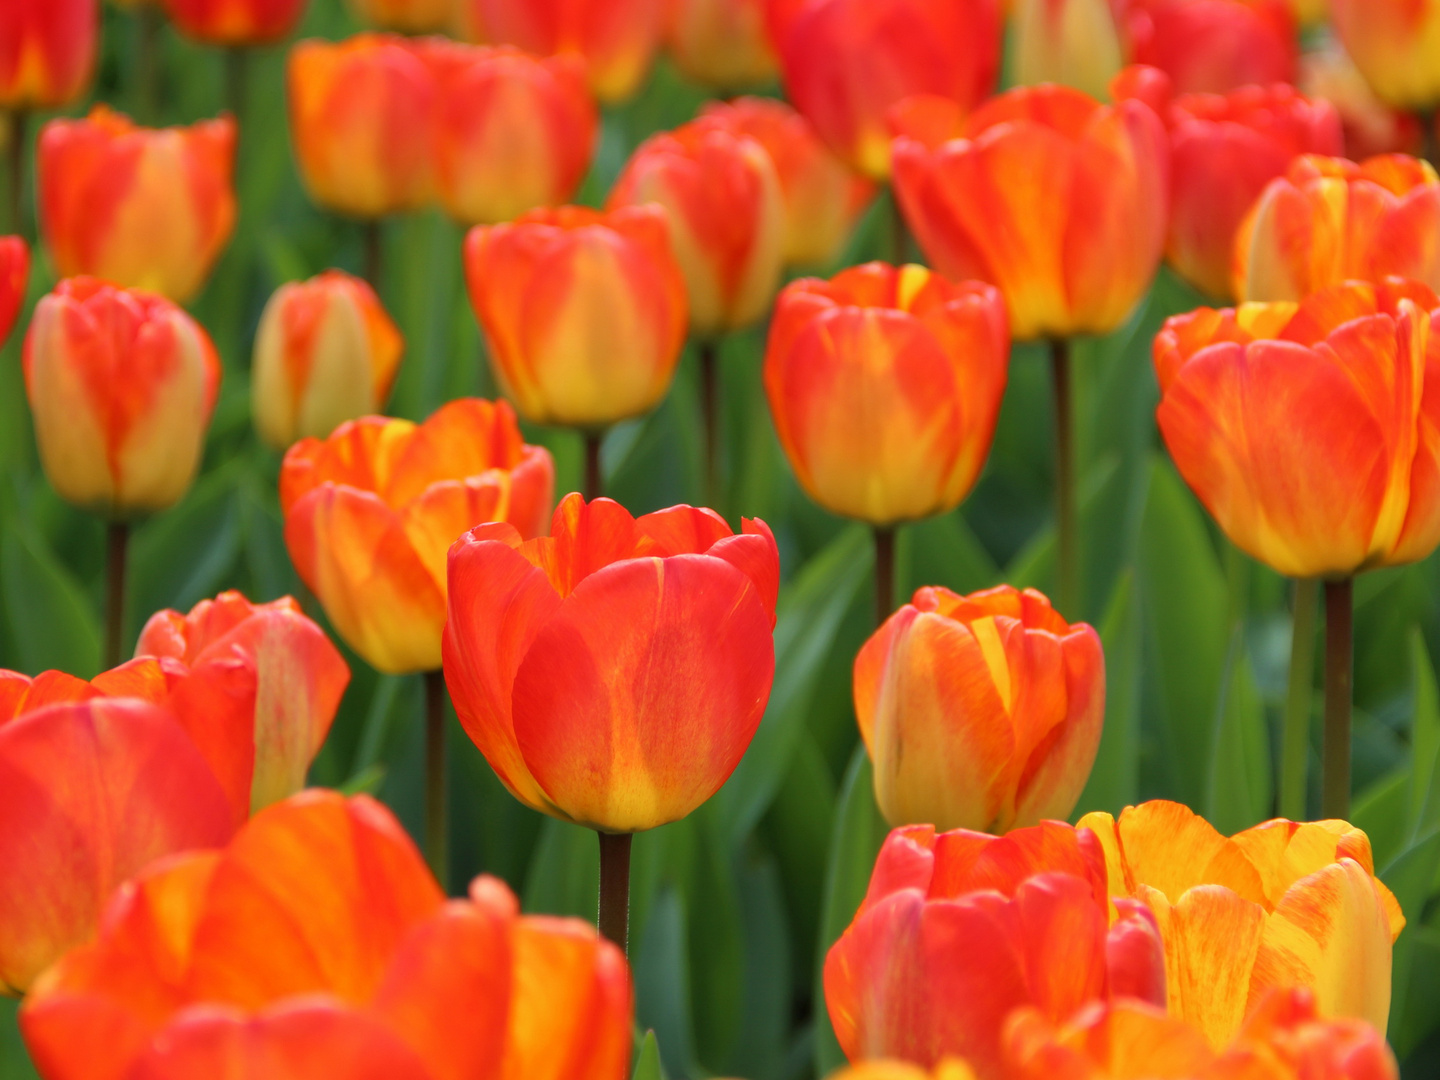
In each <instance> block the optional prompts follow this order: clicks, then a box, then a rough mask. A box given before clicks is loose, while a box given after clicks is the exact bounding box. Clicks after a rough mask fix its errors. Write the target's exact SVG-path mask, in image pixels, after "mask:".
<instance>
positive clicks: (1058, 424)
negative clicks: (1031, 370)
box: [1050, 339, 1080, 619]
mask: <svg viewBox="0 0 1440 1080" xmlns="http://www.w3.org/2000/svg"><path fill="white" fill-rule="evenodd" d="M1050 368H1051V375H1052V377H1053V381H1054V385H1055V532H1056V545H1057V547H1056V551H1057V563H1056V570H1057V578H1058V588H1057V590H1056V591H1057V593H1058V598H1059V607H1060V611H1061V613H1062V614H1064V615H1065V617H1066V618H1069V619H1078V618H1079V617H1080V611H1079V601H1080V546H1079V541H1080V537H1079V522H1078V520H1077V514H1076V503H1075V404H1074V400H1073V396H1072V389H1071V380H1070V343H1069V342H1068V341H1065V340H1064V339H1056V340H1055V341H1052V342H1051V343H1050Z"/></svg>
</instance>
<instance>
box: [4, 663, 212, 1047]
mask: <svg viewBox="0 0 1440 1080" xmlns="http://www.w3.org/2000/svg"><path fill="white" fill-rule="evenodd" d="M54 674H56V675H58V673H54ZM43 678H44V677H42V679H43ZM68 678H69V677H68V676H65V677H63V679H68ZM41 681H42V680H41V679H37V680H34V682H35V683H41ZM45 681H46V682H54V681H55V680H53V679H50V680H45ZM70 681H73V682H75V683H80V680H78V679H75V680H70ZM80 685H81V686H88V684H85V683H80ZM45 697H46V686H45V685H41V687H40V691H39V692H38V693H35V692H32V681H31V680H29V679H26V678H24V676H20V675H16V674H15V673H14V672H0V858H3V859H4V860H5V867H6V870H5V873H4V875H3V876H0V989H3V990H4V991H6V992H9V993H17V994H18V993H23V992H25V991H26V990H28V989H29V988H30V986H31V984H32V982H33V981H34V979H35V977H36V976H37V975H38V974H39V973H40V972H41V971H43V970H44V969H45V968H46V967H48V966H49V965H50V964H51V962H52V961H54V960H55V959H56V958H57V957H59V956H60V955H61V954H62V953H64V952H65V951H66V950H68V949H70V948H73V947H74V946H76V945H79V944H80V943H82V942H83V941H85V940H86V939H87V938H89V937H91V935H92V934H93V933H94V932H95V929H96V926H97V923H98V920H99V916H100V912H101V908H102V906H103V904H104V903H105V900H106V898H107V897H108V896H109V895H110V893H111V891H112V890H113V889H114V888H115V886H117V885H118V884H120V882H122V881H123V880H125V879H126V878H128V877H130V876H131V875H132V874H134V873H136V872H137V871H138V870H140V869H141V868H142V867H144V866H146V865H147V864H148V863H150V862H151V861H152V860H154V859H157V858H159V857H161V856H163V855H168V854H170V853H172V852H176V851H183V850H186V849H188V848H202V847H213V846H215V845H217V844H223V843H224V842H225V840H226V838H227V837H228V836H229V835H230V831H231V829H232V827H233V826H232V817H231V812H230V805H229V803H228V802H227V801H226V798H225V793H224V792H223V791H222V790H221V787H220V784H219V782H218V781H217V780H216V778H215V776H214V774H213V773H212V772H211V771H210V769H209V767H208V766H207V765H206V763H205V759H204V758H203V757H201V755H200V752H199V751H198V750H197V749H196V748H195V745H194V743H193V742H191V740H190V738H189V737H188V736H187V735H186V734H185V732H184V731H183V730H182V729H181V727H180V726H179V725H178V724H177V723H176V722H175V720H174V719H173V718H172V717H171V716H170V714H169V713H167V712H166V711H165V710H163V709H161V708H158V707H157V706H155V705H151V704H149V703H147V702H144V701H140V700H134V699H100V700H93V701H84V702H79V703H76V702H74V701H73V700H72V699H71V697H70V696H68V688H66V690H65V691H62V693H61V694H60V695H59V697H58V700H60V701H62V702H68V703H63V704H48V703H46V702H45V700H44V699H45ZM27 699H28V700H27ZM22 712H23V713H24V715H19V714H20V713H22ZM12 717H18V718H15V719H12ZM91 1049H92V1050H93V1048H91Z"/></svg>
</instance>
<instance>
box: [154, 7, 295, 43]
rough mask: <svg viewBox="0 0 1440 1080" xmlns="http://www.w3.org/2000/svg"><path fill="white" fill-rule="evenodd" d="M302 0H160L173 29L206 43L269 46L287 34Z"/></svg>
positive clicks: (291, 28)
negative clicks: (173, 25) (173, 26)
mask: <svg viewBox="0 0 1440 1080" xmlns="http://www.w3.org/2000/svg"><path fill="white" fill-rule="evenodd" d="M305 3H306V0H162V5H163V6H164V8H165V11H166V13H167V14H168V15H169V16H170V20H171V21H172V22H173V23H174V24H175V28H176V29H177V30H179V31H180V32H181V33H182V34H184V35H185V36H186V37H191V38H194V39H195V40H196V41H203V42H205V43H206V44H207V45H229V46H238V45H269V44H273V43H274V42H277V41H279V40H280V39H281V38H283V37H286V36H287V35H289V33H290V31H292V30H293V29H295V24H296V23H298V22H299V21H300V16H301V15H302V14H304V12H305Z"/></svg>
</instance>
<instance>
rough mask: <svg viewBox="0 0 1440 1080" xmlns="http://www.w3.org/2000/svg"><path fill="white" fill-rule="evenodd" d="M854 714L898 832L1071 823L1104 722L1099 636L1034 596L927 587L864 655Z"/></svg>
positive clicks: (881, 800)
mask: <svg viewBox="0 0 1440 1080" xmlns="http://www.w3.org/2000/svg"><path fill="white" fill-rule="evenodd" d="M855 715H856V716H857V717H858V719H859V722H860V734H861V735H862V736H863V737H864V740H865V746H866V748H867V749H868V750H869V752H870V759H871V761H873V762H874V765H875V798H876V802H877V803H878V804H879V806H880V809H881V811H882V812H883V813H884V815H885V817H886V819H887V820H889V821H890V822H891V823H892V824H896V825H899V824H901V823H904V822H911V821H923V822H930V823H932V824H934V825H935V826H936V827H937V828H941V829H954V828H966V829H975V830H977V831H983V832H994V833H1003V832H1008V831H1009V830H1011V829H1015V828H1020V827H1024V826H1028V825H1035V824H1037V823H1039V822H1040V821H1042V820H1045V819H1048V818H1065V817H1067V816H1069V814H1070V811H1072V810H1073V809H1075V803H1076V801H1077V800H1078V799H1079V798H1080V792H1081V791H1082V790H1083V789H1084V787H1085V781H1086V780H1087V779H1088V778H1089V776H1090V766H1091V764H1092V763H1093V762H1094V760H1095V752H1096V750H1097V749H1098V748H1099V745H1100V730H1101V727H1102V726H1103V724H1104V721H1105V657H1104V654H1103V653H1102V651H1101V648H1100V637H1099V635H1098V634H1096V633H1095V631H1094V630H1093V629H1091V627H1089V626H1087V625H1086V624H1085V623H1076V624H1075V625H1073V626H1071V625H1069V624H1067V623H1066V622H1065V620H1064V619H1063V618H1061V617H1060V616H1059V615H1058V614H1057V613H1056V612H1055V610H1054V609H1053V608H1051V606H1050V602H1049V601H1048V600H1047V599H1045V597H1044V596H1042V595H1041V594H1040V593H1038V592H1036V591H1035V590H1034V589H1027V590H1025V591H1024V592H1019V591H1017V590H1016V589H1013V588H1011V587H1010V586H1009V585H1001V586H999V587H998V588H994V589H989V590H986V591H985V592H978V593H972V594H971V595H970V596H957V595H956V594H955V593H952V592H951V591H950V590H948V589H942V588H923V589H920V590H919V591H917V592H916V593H915V598H914V600H913V601H912V602H911V603H909V604H906V605H905V606H904V607H902V608H901V609H900V610H899V611H897V612H896V613H895V614H894V615H892V616H890V618H889V619H887V620H886V621H885V623H884V625H882V626H881V627H880V629H879V630H877V631H876V632H875V634H874V636H872V637H871V638H870V640H869V641H867V642H866V643H865V645H864V647H863V648H862V649H861V650H860V653H859V655H858V656H856V658H855Z"/></svg>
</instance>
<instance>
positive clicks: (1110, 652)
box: [1075, 570, 1141, 817]
mask: <svg viewBox="0 0 1440 1080" xmlns="http://www.w3.org/2000/svg"><path fill="white" fill-rule="evenodd" d="M1100 642H1101V644H1102V645H1103V646H1104V649H1105V730H1104V731H1103V732H1102V733H1101V735H1100V748H1099V750H1098V751H1096V754H1095V765H1094V767H1093V768H1092V769H1091V770H1090V779H1089V781H1088V782H1087V783H1086V784H1085V790H1084V792H1083V793H1081V795H1080V801H1079V803H1078V804H1077V805H1076V810H1075V816H1076V817H1079V815H1081V814H1088V813H1089V812H1091V811H1092V810H1104V811H1107V812H1109V813H1111V814H1114V815H1117V816H1118V815H1119V813H1120V811H1121V810H1123V809H1125V807H1127V806H1130V805H1132V804H1134V803H1136V802H1138V801H1139V799H1140V674H1141V668H1140V613H1139V605H1138V604H1137V603H1136V596H1135V573H1134V571H1133V570H1126V571H1125V572H1124V573H1122V574H1121V575H1120V578H1119V580H1117V581H1116V583H1115V592H1114V595H1112V596H1111V598H1110V603H1109V605H1108V607H1107V609H1106V613H1105V618H1104V620H1103V621H1102V622H1101V624H1100Z"/></svg>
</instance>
